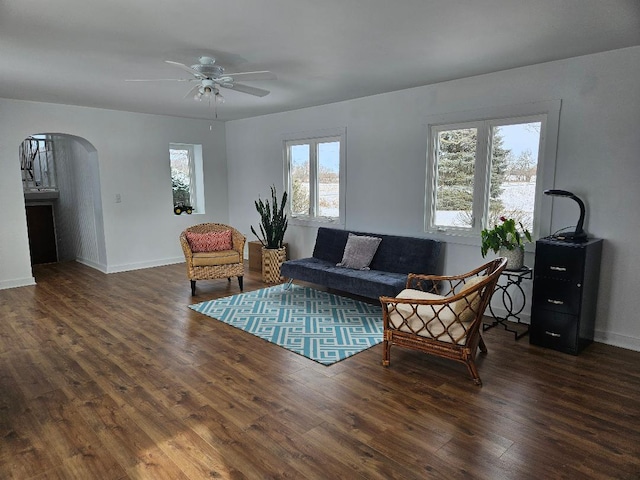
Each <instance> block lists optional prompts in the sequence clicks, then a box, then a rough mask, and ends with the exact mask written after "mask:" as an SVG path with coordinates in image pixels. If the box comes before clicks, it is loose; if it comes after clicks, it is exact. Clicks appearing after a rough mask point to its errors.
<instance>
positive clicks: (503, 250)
mask: <svg viewBox="0 0 640 480" xmlns="http://www.w3.org/2000/svg"><path fill="white" fill-rule="evenodd" d="M500 221H501V222H502V223H501V224H500V225H494V227H493V228H492V229H491V230H487V229H484V230H482V233H481V237H482V246H481V247H480V251H481V253H482V256H483V257H484V256H485V255H486V254H487V252H489V250H493V251H494V253H497V254H498V255H500V256H501V257H506V259H507V268H508V269H509V270H520V269H521V268H522V267H523V266H524V244H525V243H526V242H531V241H532V240H531V233H529V230H527V229H526V228H524V226H523V225H522V223H521V222H518V226H519V228H518V226H516V221H515V220H514V219H513V218H506V217H500Z"/></svg>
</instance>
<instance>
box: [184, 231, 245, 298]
mask: <svg viewBox="0 0 640 480" xmlns="http://www.w3.org/2000/svg"><path fill="white" fill-rule="evenodd" d="M225 230H229V231H231V239H232V246H231V249H230V250H227V249H225V250H214V251H206V252H193V251H192V248H191V245H190V244H189V241H188V240H187V232H192V233H198V234H204V233H211V232H216V233H221V232H224V231H225ZM245 241H246V237H245V236H244V235H242V234H241V233H240V232H239V231H238V230H236V229H235V228H233V227H231V226H229V225H224V224H222V223H201V224H200V225H194V226H193V227H189V228H187V229H186V230H185V231H184V232H182V233H181V234H180V244H181V245H182V250H183V252H184V258H185V259H186V261H187V276H188V277H189V279H190V280H191V295H195V294H196V280H212V279H217V278H226V279H228V280H229V281H231V277H238V286H239V287H240V291H242V278H243V276H244V243H245Z"/></svg>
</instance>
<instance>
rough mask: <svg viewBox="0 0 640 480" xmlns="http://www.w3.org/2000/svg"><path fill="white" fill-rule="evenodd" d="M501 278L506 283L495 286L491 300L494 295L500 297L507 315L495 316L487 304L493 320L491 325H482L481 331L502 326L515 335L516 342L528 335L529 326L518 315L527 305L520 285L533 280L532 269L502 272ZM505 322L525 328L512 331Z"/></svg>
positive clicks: (525, 268)
mask: <svg viewBox="0 0 640 480" xmlns="http://www.w3.org/2000/svg"><path fill="white" fill-rule="evenodd" d="M501 277H505V278H506V279H507V281H506V283H505V284H504V285H502V284H497V285H496V289H495V291H494V292H493V297H492V299H493V298H494V297H495V296H496V295H502V305H503V306H504V309H505V311H506V312H507V314H506V315H505V316H504V317H501V316H498V315H496V314H495V313H494V312H493V308H492V307H491V302H489V311H490V312H491V316H492V317H493V319H494V320H493V322H491V323H485V324H483V325H482V330H483V331H486V330H489V329H490V328H493V327H495V326H497V325H502V326H503V327H504V329H505V330H506V331H507V332H511V333H513V334H514V335H515V338H516V340H519V339H520V338H522V337H524V336H525V335H527V334H528V333H529V325H527V324H526V323H523V322H522V321H521V319H520V313H522V310H524V307H525V305H526V304H527V296H526V295H525V293H524V290H523V289H522V285H521V284H522V281H523V280H531V279H532V278H533V269H532V268H531V267H527V266H524V267H522V268H521V269H520V270H503V272H502V275H501ZM517 297H520V298H521V299H522V302H521V303H520V304H517V303H516V302H515V300H516V298H517ZM507 322H511V323H515V324H518V325H526V328H525V329H513V328H510V325H509V323H507Z"/></svg>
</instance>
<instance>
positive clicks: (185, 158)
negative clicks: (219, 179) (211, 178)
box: [169, 143, 204, 213]
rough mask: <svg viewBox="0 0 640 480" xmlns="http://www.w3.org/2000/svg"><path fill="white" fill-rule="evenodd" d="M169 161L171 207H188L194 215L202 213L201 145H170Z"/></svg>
mask: <svg viewBox="0 0 640 480" xmlns="http://www.w3.org/2000/svg"><path fill="white" fill-rule="evenodd" d="M169 160H170V163H171V189H172V192H173V205H174V206H176V205H178V204H182V205H189V206H191V207H192V208H193V211H194V212H195V213H204V181H203V175H202V145H190V144H184V143H171V144H170V145H169Z"/></svg>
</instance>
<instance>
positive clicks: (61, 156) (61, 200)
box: [20, 133, 106, 269]
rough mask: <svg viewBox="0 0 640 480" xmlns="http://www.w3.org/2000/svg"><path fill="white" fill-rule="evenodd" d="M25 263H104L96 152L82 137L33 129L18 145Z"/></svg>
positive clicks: (99, 267)
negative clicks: (28, 259)
mask: <svg viewBox="0 0 640 480" xmlns="http://www.w3.org/2000/svg"><path fill="white" fill-rule="evenodd" d="M20 163H21V169H22V184H23V191H24V195H25V206H26V210H27V226H28V231H29V247H30V251H31V263H32V264H36V263H49V262H52V261H68V260H76V261H79V262H81V263H85V264H87V265H89V266H92V267H94V268H98V269H103V268H104V267H103V266H104V265H106V246H105V239H104V222H103V216H102V199H101V198H102V197H101V194H100V177H99V169H98V154H97V151H96V149H95V147H94V146H93V145H92V144H91V143H90V142H89V141H87V140H86V139H84V138H81V137H77V136H74V135H69V134H61V133H39V134H34V135H31V136H29V137H28V138H27V139H25V141H24V142H23V143H22V145H21V147H20Z"/></svg>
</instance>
